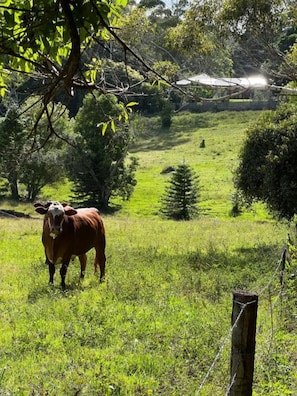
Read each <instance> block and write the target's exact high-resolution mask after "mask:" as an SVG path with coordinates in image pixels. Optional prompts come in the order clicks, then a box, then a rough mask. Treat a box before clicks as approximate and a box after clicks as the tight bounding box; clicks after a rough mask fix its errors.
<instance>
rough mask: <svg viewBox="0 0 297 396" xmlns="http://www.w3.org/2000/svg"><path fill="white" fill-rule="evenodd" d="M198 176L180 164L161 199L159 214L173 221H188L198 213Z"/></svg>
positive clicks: (186, 166)
mask: <svg viewBox="0 0 297 396" xmlns="http://www.w3.org/2000/svg"><path fill="white" fill-rule="evenodd" d="M198 181H199V180H198V176H197V175H196V174H195V173H194V172H193V170H192V169H191V168H190V166H189V165H187V164H185V163H183V164H180V165H179V166H178V167H177V168H176V171H175V172H174V173H173V175H172V177H171V179H170V181H169V185H168V186H166V188H165V194H164V195H163V196H162V197H161V209H160V212H161V214H163V215H165V216H166V217H167V218H170V219H174V220H190V219H191V218H193V217H194V216H195V215H196V214H197V213H198V206H197V204H198V199H199V185H198Z"/></svg>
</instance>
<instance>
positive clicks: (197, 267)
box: [0, 112, 297, 396]
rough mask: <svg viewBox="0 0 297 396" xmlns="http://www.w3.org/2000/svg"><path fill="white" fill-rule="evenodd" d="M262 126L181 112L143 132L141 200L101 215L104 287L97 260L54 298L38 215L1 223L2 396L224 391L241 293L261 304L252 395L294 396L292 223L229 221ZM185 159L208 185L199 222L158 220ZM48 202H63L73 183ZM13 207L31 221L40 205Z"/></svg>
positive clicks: (174, 395) (244, 118)
mask: <svg viewBox="0 0 297 396" xmlns="http://www.w3.org/2000/svg"><path fill="white" fill-rule="evenodd" d="M257 116H258V114H257V113H253V112H247V113H217V114H195V115H191V116H190V117H186V116H185V115H180V116H177V117H175V118H174V124H173V127H172V128H171V129H170V130H169V131H162V132H161V133H160V131H159V132H158V126H157V120H156V119H152V120H149V121H146V122H147V123H148V124H147V125H143V124H142V125H140V127H139V129H138V131H137V132H138V139H137V141H136V143H135V146H134V147H133V152H134V153H135V154H137V155H138V156H139V158H140V169H139V171H138V173H137V178H138V185H137V188H136V190H135V194H134V195H133V198H132V200H131V201H130V202H126V203H125V204H124V205H123V208H122V210H121V211H119V212H118V213H117V214H116V215H114V216H110V215H109V216H107V215H106V216H104V221H105V225H106V232H107V275H106V282H105V283H103V284H100V285H99V283H98V279H96V278H95V277H94V275H93V268H92V260H93V252H90V253H89V255H88V256H89V262H88V266H87V272H86V279H85V280H84V282H82V283H79V282H78V276H79V264H78V261H77V259H76V260H75V261H74V262H73V263H71V265H70V267H69V271H68V275H67V279H66V282H67V285H68V287H67V290H66V291H65V292H63V291H61V289H60V288H59V282H60V278H59V272H58V271H57V272H56V275H55V285H54V287H52V288H50V287H49V286H48V284H47V282H48V271H47V268H46V267H45V265H44V253H43V248H42V244H41V240H40V239H41V229H42V217H41V216H39V215H37V214H36V215H35V216H34V218H31V219H12V218H9V219H3V218H0V230H1V233H0V251H1V255H0V312H1V315H0V328H1V331H0V395H2V394H3V395H22V396H23V395H25V396H27V395H28V396H29V395H30V396H31V395H46V394H48V395H55V396H60V395H61V396H62V395H63V396H65V395H66V396H68V395H69V396H74V395H85V396H90V395H91V396H93V395H94V396H95V395H96V396H97V395H99V396H106V395H117V396H134V395H139V396H149V395H154V396H155V395H160V396H161V395H162V396H180V395H185V396H193V395H197V396H198V395H200V396H213V395H216V396H220V395H225V393H226V391H227V389H228V384H229V359H230V321H231V311H232V291H233V290H245V291H253V292H255V293H257V294H259V311H258V320H257V340H256V341H257V344H256V348H257V349H256V360H255V374H254V394H253V395H254V396H259V395H261V396H264V395H265V396H266V395H267V394H269V395H272V396H280V395H295V394H297V374H296V363H297V355H296V332H297V328H296V306H297V305H296V281H295V277H294V276H293V275H294V274H296V271H297V268H296V267H297V265H296V259H295V257H294V254H295V252H294V251H292V257H291V262H290V265H289V263H287V268H286V271H285V283H284V284H283V285H281V284H280V279H279V275H280V271H279V262H280V254H281V251H282V248H283V246H284V244H285V243H286V236H287V232H288V226H287V224H280V223H276V222H274V221H273V220H272V219H270V218H269V217H268V215H267V214H266V212H265V211H264V210H263V207H261V206H258V207H257V208H256V211H255V212H249V213H246V214H244V215H242V216H240V217H237V218H230V217H229V216H228V212H229V210H230V194H231V193H232V190H233V187H232V183H231V181H232V168H233V167H234V166H235V164H236V161H237V153H238V150H239V148H240V142H242V139H243V138H244V129H245V127H246V126H247V125H248V124H249V123H250V122H252V120H253V119H255V118H256V117H257ZM202 139H205V142H206V148H205V149H200V148H199V144H200V141H201V140H202ZM183 159H185V160H186V161H187V162H188V163H189V164H190V165H191V166H193V167H194V168H195V169H196V170H197V173H199V175H200V181H201V194H202V197H201V198H202V200H201V207H202V209H203V215H202V216H201V218H199V219H196V220H193V221H190V222H174V221H166V220H162V219H161V218H159V217H158V216H157V215H156V213H157V211H158V201H159V196H160V194H161V193H162V192H163V189H164V182H165V180H166V179H168V176H162V175H161V174H160V171H161V170H162V169H163V168H164V167H166V166H169V165H171V166H174V165H175V164H177V163H178V161H182V160H183ZM43 194H44V197H45V198H46V197H52V198H56V199H60V200H64V199H67V198H68V197H67V194H69V185H66V184H64V185H63V189H61V188H60V186H56V187H55V188H51V189H49V188H48V189H45V190H44V192H43ZM4 206H5V207H9V206H10V203H9V202H6V203H3V202H2V203H1V206H0V207H1V208H3V207H4ZM13 208H14V209H15V210H20V211H24V212H27V213H31V214H32V213H33V207H32V205H25V204H22V205H16V206H14V207H13ZM292 235H293V231H292Z"/></svg>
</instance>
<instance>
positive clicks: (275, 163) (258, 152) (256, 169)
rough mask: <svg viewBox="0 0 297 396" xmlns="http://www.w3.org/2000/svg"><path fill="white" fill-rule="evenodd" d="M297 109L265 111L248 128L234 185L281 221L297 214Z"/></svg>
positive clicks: (247, 199) (246, 196)
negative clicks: (265, 205)
mask: <svg viewBox="0 0 297 396" xmlns="http://www.w3.org/2000/svg"><path fill="white" fill-rule="evenodd" d="M296 110H297V107H296V105H294V104H290V105H283V106H282V107H280V108H279V109H278V110H276V111H274V112H266V113H265V114H263V116H262V117H261V118H260V119H259V121H258V122H257V123H256V124H255V125H254V126H252V127H251V128H249V130H248V133H247V139H246V141H245V142H244V145H243V147H242V150H241V154H240V162H239V166H238V168H237V170H236V173H235V186H236V188H237V190H238V191H239V192H240V193H241V194H242V195H243V197H244V199H245V200H246V201H247V202H249V203H251V202H253V201H254V200H260V201H263V202H264V203H266V204H267V206H268V208H269V209H270V210H271V211H272V212H273V213H275V214H276V215H277V216H278V217H280V218H286V219H291V218H292V217H293V216H294V214H297V172H296V169H297V118H296Z"/></svg>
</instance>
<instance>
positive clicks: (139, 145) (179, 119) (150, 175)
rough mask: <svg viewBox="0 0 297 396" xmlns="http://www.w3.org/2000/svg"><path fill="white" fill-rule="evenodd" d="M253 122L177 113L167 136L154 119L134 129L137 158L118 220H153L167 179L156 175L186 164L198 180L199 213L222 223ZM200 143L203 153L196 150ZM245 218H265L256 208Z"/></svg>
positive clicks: (228, 115)
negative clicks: (133, 180) (132, 188)
mask: <svg viewBox="0 0 297 396" xmlns="http://www.w3.org/2000/svg"><path fill="white" fill-rule="evenodd" d="M258 116H259V112H220V113H202V114H184V113H181V114H179V115H176V116H175V117H174V118H173V124H172V126H171V128H170V129H169V130H161V131H160V127H159V121H158V120H157V119H150V120H147V121H146V122H147V124H145V125H144V126H143V125H141V126H140V128H139V129H140V131H139V130H138V129H137V126H136V127H135V129H136V135H137V139H136V143H135V146H134V147H133V150H132V152H133V154H134V155H137V156H138V158H139V163H140V167H139V170H138V172H137V186H136V188H135V192H134V194H133V196H132V198H131V200H130V201H129V202H125V203H124V204H123V207H122V210H121V213H120V214H121V215H124V216H126V215H129V216H130V215H138V216H154V215H156V214H157V212H158V210H159V205H160V196H161V195H162V193H163V192H164V187H165V183H166V181H167V180H168V178H169V177H170V174H169V175H162V174H161V171H162V170H163V169H164V168H166V167H168V166H173V167H174V166H177V165H178V164H179V163H180V162H182V161H186V162H187V163H188V164H189V165H190V166H191V167H192V168H193V169H194V170H195V171H196V173H197V174H198V175H199V178H200V187H201V198H200V200H201V203H200V207H201V210H202V214H203V215H209V216H211V217H218V218H228V217H229V212H230V209H231V206H232V205H231V196H232V193H233V192H234V188H233V183H232V178H233V173H232V172H233V170H234V169H235V167H236V166H237V163H238V152H239V150H240V147H241V144H242V142H243V140H244V136H245V130H246V128H247V127H248V125H250V124H251V123H252V122H253V121H254V120H256V119H257V117H258ZM202 139H204V140H205V144H206V147H205V148H203V149H202V148H200V143H201V141H202ZM254 210H256V212H255V211H253V212H250V213H246V214H245V215H244V217H245V218H256V219H261V218H262V217H263V216H264V218H267V213H266V212H265V210H263V207H262V206H261V205H257V206H255V207H254Z"/></svg>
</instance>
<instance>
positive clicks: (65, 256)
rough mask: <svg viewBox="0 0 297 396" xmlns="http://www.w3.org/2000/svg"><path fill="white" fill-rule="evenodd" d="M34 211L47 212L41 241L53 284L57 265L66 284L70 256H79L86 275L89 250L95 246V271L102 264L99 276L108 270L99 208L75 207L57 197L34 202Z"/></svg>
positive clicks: (50, 281) (82, 272)
mask: <svg viewBox="0 0 297 396" xmlns="http://www.w3.org/2000/svg"><path fill="white" fill-rule="evenodd" d="M34 207H35V211H36V212H37V213H40V214H42V215H45V216H44V221H43V232H42V243H43V245H44V250H45V256H46V263H47V264H48V267H49V283H50V284H53V282H54V274H55V266H56V264H60V263H61V264H62V265H61V269H60V274H61V286H62V288H65V278H66V273H67V268H68V265H69V262H70V260H71V259H74V257H75V256H78V257H79V261H80V267H81V273H80V277H81V278H84V275H85V269H86V264H87V255H86V253H87V252H88V251H89V250H90V249H92V248H95V250H96V255H95V261H94V267H95V272H97V271H98V266H99V268H100V280H103V278H104V274H105V261H106V257H105V229H104V224H103V220H102V217H101V216H100V213H99V211H98V210H97V209H96V208H82V209H74V208H72V207H71V206H68V205H67V204H65V203H63V204H61V203H60V202H54V201H48V202H46V203H41V202H37V203H35V204H34Z"/></svg>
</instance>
